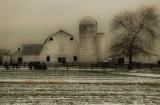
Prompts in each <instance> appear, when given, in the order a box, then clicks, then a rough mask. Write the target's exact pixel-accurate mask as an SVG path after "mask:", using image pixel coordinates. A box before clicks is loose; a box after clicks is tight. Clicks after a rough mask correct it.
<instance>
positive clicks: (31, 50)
mask: <svg viewBox="0 0 160 105" xmlns="http://www.w3.org/2000/svg"><path fill="white" fill-rule="evenodd" d="M42 48H43V45H42V44H23V45H22V54H23V55H39V54H40V52H41V50H42Z"/></svg>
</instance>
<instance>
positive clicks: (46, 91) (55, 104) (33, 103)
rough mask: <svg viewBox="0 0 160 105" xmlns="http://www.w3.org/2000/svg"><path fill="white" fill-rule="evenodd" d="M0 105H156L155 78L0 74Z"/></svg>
mask: <svg viewBox="0 0 160 105" xmlns="http://www.w3.org/2000/svg"><path fill="white" fill-rule="evenodd" d="M0 105H160V77H159V74H149V73H147V74H144V73H143V74H142V73H126V72H125V73H123V72H113V71H108V72H107V71H100V72H98V71H78V70H76V71H70V70H69V71H63V70H61V71H58V70H57V71H55V70H53V71H52V70H48V71H38V70H35V71H29V70H20V71H19V70H0Z"/></svg>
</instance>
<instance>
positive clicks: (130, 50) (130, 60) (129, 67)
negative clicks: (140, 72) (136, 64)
mask: <svg viewBox="0 0 160 105" xmlns="http://www.w3.org/2000/svg"><path fill="white" fill-rule="evenodd" d="M132 69H133V65H132V45H131V44H130V48H129V65H128V70H132Z"/></svg>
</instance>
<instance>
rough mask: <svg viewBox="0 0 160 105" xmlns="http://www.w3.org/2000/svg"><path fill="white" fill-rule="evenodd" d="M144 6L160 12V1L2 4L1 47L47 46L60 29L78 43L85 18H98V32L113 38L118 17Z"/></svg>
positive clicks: (20, 0) (12, 0) (0, 0)
mask: <svg viewBox="0 0 160 105" xmlns="http://www.w3.org/2000/svg"><path fill="white" fill-rule="evenodd" d="M144 5H155V6H157V8H158V7H160V0H0V47H1V48H2V47H3V48H9V49H12V50H13V49H16V48H17V47H19V46H20V45H21V44H22V43H43V41H44V40H45V38H47V36H49V35H50V34H53V33H55V32H56V31H58V30H59V29H64V30H66V31H67V32H69V33H71V34H72V35H75V36H76V37H77V39H78V24H79V21H80V19H82V18H83V17H85V16H92V17H94V18H95V19H96V20H97V22H98V31H99V32H105V33H106V35H107V36H109V34H108V29H109V23H110V22H111V20H112V18H113V17H114V15H116V14H118V13H120V12H123V11H125V10H136V8H139V7H141V6H144ZM159 9H160V8H158V10H159Z"/></svg>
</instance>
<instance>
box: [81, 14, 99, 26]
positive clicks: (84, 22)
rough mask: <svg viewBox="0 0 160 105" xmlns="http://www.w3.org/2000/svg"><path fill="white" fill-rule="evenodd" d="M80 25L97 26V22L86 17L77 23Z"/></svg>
mask: <svg viewBox="0 0 160 105" xmlns="http://www.w3.org/2000/svg"><path fill="white" fill-rule="evenodd" d="M79 24H80V25H87V24H88V25H90V24H97V21H96V20H95V19H94V18H93V17H91V16H86V17H84V18H82V20H81V21H80V23H79Z"/></svg>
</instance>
